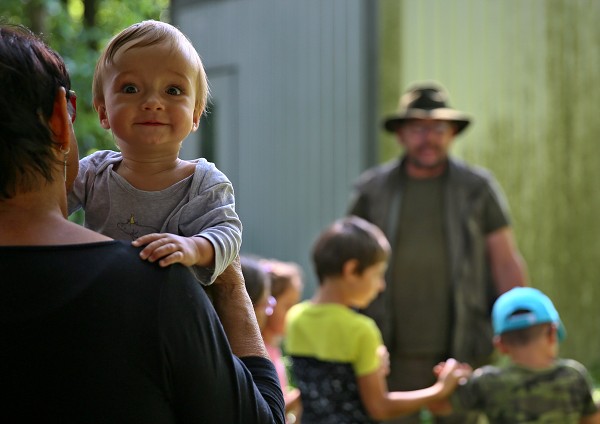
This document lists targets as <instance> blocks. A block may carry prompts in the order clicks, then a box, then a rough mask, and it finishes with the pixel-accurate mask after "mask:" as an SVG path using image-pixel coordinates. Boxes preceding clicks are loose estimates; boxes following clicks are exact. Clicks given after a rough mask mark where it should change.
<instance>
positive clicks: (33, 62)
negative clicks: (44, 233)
mask: <svg viewBox="0 0 600 424" xmlns="http://www.w3.org/2000/svg"><path fill="white" fill-rule="evenodd" d="M59 87H64V88H65V91H66V96H67V97H68V96H69V90H70V89H71V81H70V78H69V74H68V72H67V69H66V66H65V63H64V61H63V60H62V58H61V57H60V56H59V55H58V53H56V52H55V51H54V50H52V49H51V48H50V47H48V46H47V45H46V44H45V43H44V41H42V40H41V39H40V38H38V37H37V36H36V35H35V34H33V33H32V32H31V31H30V30H28V29H27V28H25V27H23V26H19V25H10V24H2V25H0V116H1V117H2V118H1V119H0V163H1V164H2V172H0V201H1V200H6V199H10V198H12V197H13V196H14V195H15V194H16V193H17V192H19V191H21V192H28V191H31V190H32V189H33V188H34V187H37V186H38V184H39V181H40V178H41V179H43V180H45V181H48V182H49V181H52V167H53V166H54V164H55V163H56V158H55V154H54V152H53V151H52V149H53V148H56V146H55V143H54V140H53V138H52V132H51V131H50V128H49V126H48V124H47V121H48V119H49V118H50V117H51V116H52V112H53V108H54V99H55V97H56V93H57V90H58V88H59Z"/></svg>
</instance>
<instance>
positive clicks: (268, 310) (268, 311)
mask: <svg viewBox="0 0 600 424" xmlns="http://www.w3.org/2000/svg"><path fill="white" fill-rule="evenodd" d="M275 305H277V299H275V298H274V297H273V296H269V298H268V299H267V306H266V307H265V315H266V316H268V317H270V316H271V315H273V311H274V310H275Z"/></svg>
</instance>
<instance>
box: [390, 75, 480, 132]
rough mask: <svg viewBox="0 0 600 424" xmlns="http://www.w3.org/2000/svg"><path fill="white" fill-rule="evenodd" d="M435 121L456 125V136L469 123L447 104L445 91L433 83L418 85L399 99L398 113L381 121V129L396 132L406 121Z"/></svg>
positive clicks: (467, 119) (468, 119)
mask: <svg viewBox="0 0 600 424" xmlns="http://www.w3.org/2000/svg"><path fill="white" fill-rule="evenodd" d="M412 119H436V120H440V121H450V122H453V123H454V124H455V125H456V134H459V133H460V132H462V131H463V130H464V129H465V128H467V126H468V125H469V123H470V122H471V118H470V117H469V115H467V114H465V113H463V112H460V111H458V110H456V109H452V108H451V107H450V105H449V102H448V93H447V92H446V90H445V89H444V88H443V87H442V86H440V85H438V84H435V83H420V84H415V85H413V86H411V87H410V88H409V89H408V90H407V91H406V93H404V94H403V95H402V97H400V105H399V107H398V112H397V113H395V114H393V115H391V116H388V117H387V118H386V119H385V120H384V121H383V127H384V128H385V129H386V130H387V131H389V132H396V130H397V129H398V127H399V126H400V125H402V124H403V123H404V122H406V121H407V120H412Z"/></svg>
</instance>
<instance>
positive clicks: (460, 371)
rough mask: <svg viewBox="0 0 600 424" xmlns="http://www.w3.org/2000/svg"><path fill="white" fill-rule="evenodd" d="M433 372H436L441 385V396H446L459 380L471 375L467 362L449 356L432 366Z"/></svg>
mask: <svg viewBox="0 0 600 424" xmlns="http://www.w3.org/2000/svg"><path fill="white" fill-rule="evenodd" d="M434 372H435V373H436V374H437V377H438V383H441V384H442V385H443V388H442V396H448V395H449V394H450V393H452V391H453V390H454V389H455V388H456V386H457V385H458V384H459V383H460V382H462V381H464V380H465V379H466V378H468V377H469V376H470V375H471V372H472V370H471V367H470V366H469V365H468V364H464V363H460V362H458V361H457V360H456V359H452V358H449V359H448V360H447V361H446V362H442V363H440V364H438V365H437V366H436V367H434Z"/></svg>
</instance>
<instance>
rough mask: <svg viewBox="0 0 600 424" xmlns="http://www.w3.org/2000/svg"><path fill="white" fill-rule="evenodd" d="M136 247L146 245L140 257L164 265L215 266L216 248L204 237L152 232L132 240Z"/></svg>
mask: <svg viewBox="0 0 600 424" xmlns="http://www.w3.org/2000/svg"><path fill="white" fill-rule="evenodd" d="M132 244H133V245H134V246H136V247H139V246H144V245H145V246H146V247H144V248H143V249H142V251H141V252H140V257H141V258H142V259H144V260H147V261H149V262H156V261H158V264H159V265H160V266H162V267H166V266H169V265H172V264H174V263H181V264H183V265H186V266H192V265H199V266H213V265H214V260H215V251H214V248H213V246H212V244H211V242H209V241H208V240H207V239H205V238H204V237H183V236H178V235H175V234H169V233H152V234H147V235H145V236H142V237H140V238H138V239H136V240H134V241H133V242H132Z"/></svg>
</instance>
